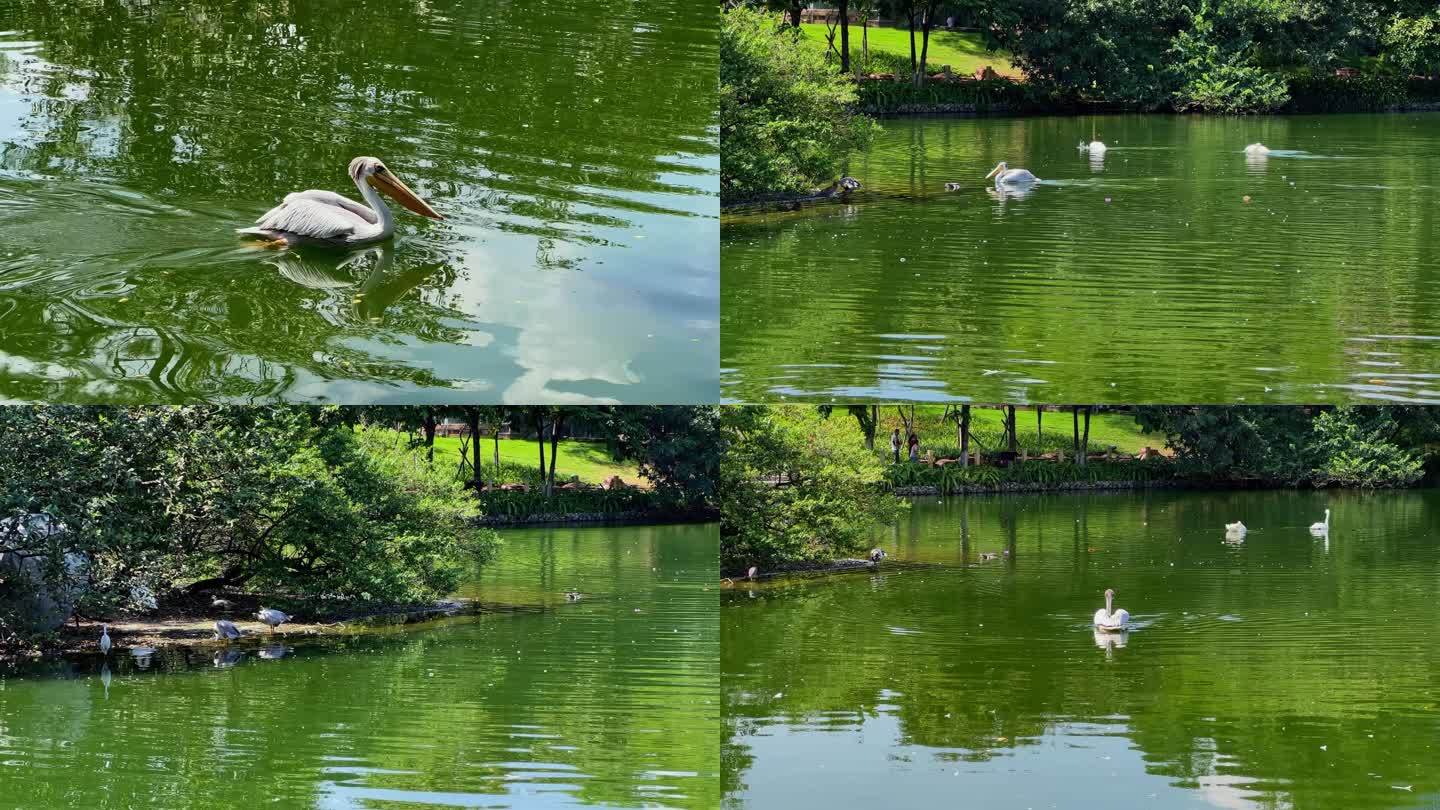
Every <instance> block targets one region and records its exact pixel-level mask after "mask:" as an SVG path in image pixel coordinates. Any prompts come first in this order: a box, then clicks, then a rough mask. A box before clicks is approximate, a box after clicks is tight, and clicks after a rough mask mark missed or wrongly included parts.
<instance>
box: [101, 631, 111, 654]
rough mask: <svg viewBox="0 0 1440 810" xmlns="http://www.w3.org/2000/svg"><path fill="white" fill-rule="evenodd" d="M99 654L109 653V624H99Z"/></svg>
mask: <svg viewBox="0 0 1440 810" xmlns="http://www.w3.org/2000/svg"><path fill="white" fill-rule="evenodd" d="M100 654H101V655H109V654H110V625H108V624H102V625H100Z"/></svg>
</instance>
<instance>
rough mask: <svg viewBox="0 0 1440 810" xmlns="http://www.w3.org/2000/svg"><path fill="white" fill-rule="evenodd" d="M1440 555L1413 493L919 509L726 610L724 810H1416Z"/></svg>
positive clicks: (1433, 671)
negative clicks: (1099, 615) (1110, 619)
mask: <svg viewBox="0 0 1440 810" xmlns="http://www.w3.org/2000/svg"><path fill="white" fill-rule="evenodd" d="M1327 506H1328V507H1331V508H1332V509H1334V510H1335V511H1334V514H1333V517H1332V521H1331V529H1330V531H1329V533H1328V537H1324V538H1316V537H1312V535H1311V533H1310V532H1309V531H1308V528H1307V527H1309V525H1310V524H1311V523H1312V522H1315V521H1318V520H1320V519H1321V517H1322V515H1323V512H1324V509H1325V508H1326V507H1327ZM1235 520H1241V521H1243V522H1244V523H1245V524H1246V525H1247V526H1248V527H1249V528H1250V532H1249V533H1248V535H1247V536H1246V538H1245V541H1244V542H1243V543H1227V542H1226V537H1225V530H1224V528H1223V527H1224V524H1226V523H1229V522H1232V521H1235ZM1437 538H1440V492H1437V491H1433V490H1432V491H1417V492H1404V493H1385V494H1373V495H1363V494H1348V493H1347V494H1335V493H1325V492H1307V493H1294V492H1265V493H1254V492H1248V493H1224V494H1208V493H1206V494H1202V493H1177V492H1159V491H1157V492H1152V493H1149V494H1133V493H1124V494H1105V495H1051V496H1010V497H1001V498H971V499H961V498H950V499H946V500H945V501H944V502H937V500H936V499H934V498H928V499H921V500H919V501H917V502H916V503H915V508H914V509H913V510H912V512H911V513H910V514H908V515H907V516H905V517H904V518H903V520H902V522H901V524H900V525H899V527H898V528H897V529H895V530H894V531H886V532H884V533H883V534H881V535H880V536H879V537H878V538H877V542H879V543H880V544H881V545H883V546H884V547H885V548H886V549H887V550H888V552H889V554H890V558H889V559H888V560H887V561H886V562H885V563H884V565H883V567H882V568H881V569H880V571H879V572H877V573H860V574H844V575H835V576H830V577H822V578H813V579H804V580H796V579H791V580H788V581H786V582H781V583H777V584H769V583H763V584H760V585H757V586H754V587H752V588H749V589H738V590H733V591H727V592H726V593H725V595H724V596H723V597H722V603H721V644H722V650H723V652H722V661H723V664H722V668H721V692H722V695H723V701H724V717H725V721H724V729H725V730H724V743H723V748H722V751H721V762H722V771H723V774H724V776H723V779H724V790H725V806H727V807H729V808H736V809H738V808H749V809H753V810H770V809H771V808H786V809H787V810H804V808H827V807H888V808H935V807H984V808H995V809H996V810H1007V809H1009V808H1016V809H1017V810H1025V809H1026V808H1032V809H1033V810H1040V809H1041V808H1071V807H1106V808H1117V809H1120V810H1123V809H1125V808H1207V807H1209V808H1215V807H1221V808H1237V809H1238V808H1296V809H1297V810H1302V809H1304V808H1315V809H1320V808H1324V809H1326V810H1329V809H1331V808H1333V809H1334V810H1342V809H1343V810H1361V809H1362V808H1418V807H1435V806H1437V803H1440V625H1437V623H1436V621H1435V605H1434V603H1435V588H1436V584H1437V582H1440V540H1437ZM1007 549H1008V550H1010V554H1009V555H1008V556H1007V555H1005V553H1004V552H1005V551H1006V550H1007ZM986 554H995V555H999V556H998V557H996V558H995V559H993V560H984V559H982V555H986ZM1106 588H1114V589H1115V590H1116V592H1117V598H1116V606H1117V607H1123V608H1125V609H1127V610H1129V611H1130V612H1131V613H1132V614H1133V626H1134V629H1132V630H1131V631H1130V632H1129V633H1128V634H1125V635H1124V636H1100V635H1097V634H1096V633H1095V632H1094V631H1093V629H1092V627H1091V622H1092V620H1093V619H1092V617H1093V614H1094V612H1095V610H1096V609H1097V608H1099V607H1102V606H1103V603H1104V599H1103V592H1104V590H1105V589H1106ZM1081 797H1083V799H1082V798H1081Z"/></svg>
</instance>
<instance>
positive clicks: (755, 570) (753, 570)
mask: <svg viewBox="0 0 1440 810" xmlns="http://www.w3.org/2000/svg"><path fill="white" fill-rule="evenodd" d="M758 573H760V569H759V568H756V567H755V566H753V565H752V566H750V570H748V571H746V572H745V578H746V579H750V580H753V579H755V575H756V574H758Z"/></svg>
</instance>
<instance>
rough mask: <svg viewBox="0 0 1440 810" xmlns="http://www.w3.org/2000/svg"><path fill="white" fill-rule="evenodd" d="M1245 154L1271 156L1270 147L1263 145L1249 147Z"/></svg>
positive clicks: (1256, 144)
mask: <svg viewBox="0 0 1440 810" xmlns="http://www.w3.org/2000/svg"><path fill="white" fill-rule="evenodd" d="M1245 154H1247V155H1268V154H1270V147H1268V146H1266V145H1265V144H1263V143H1252V144H1250V145H1249V146H1247V147H1245Z"/></svg>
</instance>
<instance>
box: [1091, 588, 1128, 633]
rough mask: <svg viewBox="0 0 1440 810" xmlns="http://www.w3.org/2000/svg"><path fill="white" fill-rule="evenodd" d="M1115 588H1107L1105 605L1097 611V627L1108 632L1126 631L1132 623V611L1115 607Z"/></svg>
mask: <svg viewBox="0 0 1440 810" xmlns="http://www.w3.org/2000/svg"><path fill="white" fill-rule="evenodd" d="M1114 603H1115V589H1114V588H1106V589H1105V607H1103V608H1100V609H1099V610H1097V611H1095V629H1096V630H1103V631H1105V632H1107V633H1120V632H1124V631H1125V630H1126V629H1127V627H1128V625H1129V624H1130V611H1128V610H1126V609H1125V608H1120V609H1119V610H1116V609H1114V607H1113V606H1114Z"/></svg>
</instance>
